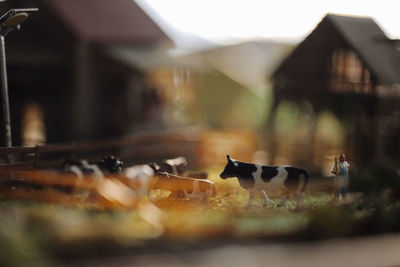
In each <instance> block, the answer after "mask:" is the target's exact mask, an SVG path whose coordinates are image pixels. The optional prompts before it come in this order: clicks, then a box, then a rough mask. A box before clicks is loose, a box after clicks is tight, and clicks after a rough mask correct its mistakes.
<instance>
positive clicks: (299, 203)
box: [295, 191, 304, 210]
mask: <svg viewBox="0 0 400 267" xmlns="http://www.w3.org/2000/svg"><path fill="white" fill-rule="evenodd" d="M295 194H296V210H301V209H302V208H303V199H304V193H303V192H299V191H298V192H296V193H295Z"/></svg>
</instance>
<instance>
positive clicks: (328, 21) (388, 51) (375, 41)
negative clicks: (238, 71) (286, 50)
mask: <svg viewBox="0 0 400 267" xmlns="http://www.w3.org/2000/svg"><path fill="white" fill-rule="evenodd" d="M327 25H329V26H328V27H327ZM332 30H334V31H335V32H336V33H332V32H331V31H332ZM323 31H328V32H323ZM314 35H315V38H314ZM333 36H340V38H341V39H342V40H343V41H344V42H345V43H346V44H347V46H348V47H350V48H352V49H353V50H354V52H355V53H356V54H357V55H358V57H359V58H360V60H361V61H362V62H363V63H364V64H365V66H366V67H367V68H368V69H369V70H370V72H371V73H372V74H373V75H375V77H376V78H377V79H378V80H379V81H380V82H381V83H382V84H384V85H389V86H390V85H393V84H396V83H400V51H399V50H397V49H396V47H395V45H394V42H393V40H390V39H389V38H388V37H387V36H386V34H385V33H384V32H383V31H382V29H381V28H380V27H379V26H378V25H377V24H376V23H375V21H374V20H373V19H372V18H369V17H350V16H339V15H333V14H328V15H327V16H325V17H324V18H323V19H322V21H321V22H320V23H319V24H318V25H317V27H316V28H315V29H314V30H313V32H312V33H311V34H310V35H309V36H308V37H307V38H306V39H305V40H304V41H303V42H302V43H300V44H299V45H298V46H297V47H296V48H295V50H294V51H293V52H292V54H291V55H289V56H288V58H287V59H286V60H285V61H284V62H283V63H282V64H281V66H280V67H279V68H278V69H277V70H276V71H275V73H274V75H276V74H278V73H279V72H281V71H282V69H283V68H286V67H287V66H289V65H291V63H293V60H295V59H294V58H293V57H294V56H295V55H296V60H306V59H305V58H304V57H300V58H299V57H298V55H299V54H305V53H304V50H305V49H307V53H306V54H307V55H311V54H315V53H320V52H321V51H322V48H323V49H325V50H326V49H331V48H332V45H331V44H329V43H327V40H330V41H328V42H332V41H333V39H332V38H338V37H333ZM325 46H329V47H330V48H324V47H325ZM308 50H310V51H308ZM318 55H319V56H321V54H318Z"/></svg>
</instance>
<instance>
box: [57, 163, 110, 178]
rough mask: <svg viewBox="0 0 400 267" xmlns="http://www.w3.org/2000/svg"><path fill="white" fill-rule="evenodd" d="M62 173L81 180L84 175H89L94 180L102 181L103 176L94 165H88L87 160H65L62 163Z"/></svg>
mask: <svg viewBox="0 0 400 267" xmlns="http://www.w3.org/2000/svg"><path fill="white" fill-rule="evenodd" d="M63 171H64V172H65V173H71V174H73V175H75V176H76V177H78V178H83V177H84V176H85V175H90V176H92V177H95V178H99V179H103V178H104V174H103V172H102V171H101V170H100V168H99V167H98V166H97V165H96V164H91V163H88V161H87V160H85V159H81V160H73V159H67V160H65V161H64V163H63Z"/></svg>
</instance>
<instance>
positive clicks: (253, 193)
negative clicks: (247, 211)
mask: <svg viewBox="0 0 400 267" xmlns="http://www.w3.org/2000/svg"><path fill="white" fill-rule="evenodd" d="M255 195H256V190H254V189H250V190H249V202H247V208H250V207H251V204H252V203H253V199H254V196H255Z"/></svg>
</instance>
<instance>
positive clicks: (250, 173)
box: [220, 155, 308, 209]
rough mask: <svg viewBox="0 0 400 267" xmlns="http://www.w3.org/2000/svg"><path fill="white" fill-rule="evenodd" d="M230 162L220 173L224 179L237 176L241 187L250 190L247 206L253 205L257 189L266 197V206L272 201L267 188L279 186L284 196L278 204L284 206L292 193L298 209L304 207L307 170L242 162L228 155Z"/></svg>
mask: <svg viewBox="0 0 400 267" xmlns="http://www.w3.org/2000/svg"><path fill="white" fill-rule="evenodd" d="M227 158H228V163H227V164H226V166H225V169H224V171H223V172H222V173H221V174H220V177H221V178H222V179H227V178H231V177H237V178H238V180H239V184H240V186H241V187H243V188H244V189H246V190H248V191H249V202H248V204H247V207H248V208H249V207H251V205H252V202H253V199H254V197H255V194H256V192H257V191H260V192H261V193H262V195H263V197H264V206H267V205H268V203H269V202H270V199H269V198H268V196H267V194H266V193H265V190H267V189H271V188H272V187H277V188H278V189H282V190H283V191H284V192H285V193H284V197H283V199H282V200H281V202H280V203H279V204H278V206H282V205H283V204H284V203H285V202H286V201H287V198H288V197H289V195H290V194H294V195H295V196H296V200H297V204H296V209H300V208H301V207H302V203H303V198H304V190H305V188H306V186H307V183H308V174H307V172H306V171H305V170H303V169H299V168H295V167H290V166H278V167H274V166H265V165H259V164H252V163H246V162H241V161H237V160H234V159H232V158H231V157H230V156H229V155H227ZM301 177H304V182H303V186H302V187H301V188H300V190H299V186H300V180H301Z"/></svg>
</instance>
